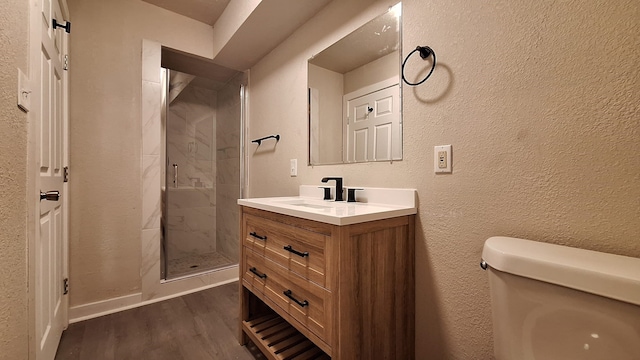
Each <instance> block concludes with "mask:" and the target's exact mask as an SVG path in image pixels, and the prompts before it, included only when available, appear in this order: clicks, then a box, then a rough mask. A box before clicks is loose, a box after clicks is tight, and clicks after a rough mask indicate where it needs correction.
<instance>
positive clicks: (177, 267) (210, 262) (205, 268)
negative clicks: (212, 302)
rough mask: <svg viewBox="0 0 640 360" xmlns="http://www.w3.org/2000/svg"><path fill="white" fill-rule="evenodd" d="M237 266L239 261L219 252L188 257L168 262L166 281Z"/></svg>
mask: <svg viewBox="0 0 640 360" xmlns="http://www.w3.org/2000/svg"><path fill="white" fill-rule="evenodd" d="M237 264H238V262H237V261H233V260H231V259H229V258H228V257H226V256H225V255H223V254H221V253H219V252H211V253H207V254H196V255H187V256H183V257H181V258H177V259H172V260H169V261H167V268H166V270H167V272H166V280H167V281H170V280H175V279H177V278H183V277H190V276H194V275H199V274H202V273H206V272H210V271H216V270H221V269H226V268H229V267H231V266H234V265H237Z"/></svg>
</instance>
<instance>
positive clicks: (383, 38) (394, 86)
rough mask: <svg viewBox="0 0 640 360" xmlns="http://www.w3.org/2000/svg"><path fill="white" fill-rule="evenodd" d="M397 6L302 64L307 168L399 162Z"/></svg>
mask: <svg viewBox="0 0 640 360" xmlns="http://www.w3.org/2000/svg"><path fill="white" fill-rule="evenodd" d="M401 24H402V19H401V4H400V3H398V4H396V5H394V6H393V7H391V8H390V9H389V11H387V12H386V13H384V14H382V15H380V16H378V17H376V18H375V19H373V20H371V21H369V22H368V23H366V24H364V25H363V26H361V27H360V28H358V29H356V30H355V31H353V32H352V33H351V34H349V35H347V36H345V37H344V38H342V39H340V40H338V41H337V42H336V43H335V44H333V45H331V46H329V47H328V48H326V49H325V50H323V51H321V52H320V53H318V54H316V55H314V56H313V57H312V58H311V59H309V61H308V73H307V74H308V78H307V84H308V91H309V92H308V105H309V109H308V110H309V164H310V165H324V164H342V163H357V162H368V161H392V160H401V159H402V104H401V89H400V64H401V53H402V51H401V50H402V49H401V41H400V39H401V33H400V31H401Z"/></svg>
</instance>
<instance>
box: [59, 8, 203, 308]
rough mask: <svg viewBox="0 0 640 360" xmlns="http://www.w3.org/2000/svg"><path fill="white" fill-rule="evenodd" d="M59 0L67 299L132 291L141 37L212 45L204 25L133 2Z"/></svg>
mask: <svg viewBox="0 0 640 360" xmlns="http://www.w3.org/2000/svg"><path fill="white" fill-rule="evenodd" d="M68 3H69V10H70V13H71V15H72V16H73V18H74V21H73V27H74V31H73V33H72V36H71V44H70V47H71V50H70V51H71V73H70V76H71V81H70V83H71V85H70V86H71V87H70V96H71V109H70V111H71V112H70V147H71V149H70V151H71V158H70V169H71V178H72V179H71V181H70V194H71V199H70V202H71V207H70V209H71V212H70V239H69V243H70V244H69V245H70V264H69V271H70V281H71V282H72V283H73V291H72V292H71V298H70V306H75V305H79V304H85V303H89V302H92V301H98V300H104V299H109V298H113V297H117V296H122V295H127V294H131V293H135V292H139V291H140V286H141V285H140V281H141V280H140V256H141V254H140V251H141V250H140V248H141V245H140V242H141V240H140V224H141V217H142V210H141V209H140V204H141V189H140V179H141V174H140V169H141V166H140V161H141V153H140V151H141V136H142V135H141V134H142V133H141V125H140V124H141V121H140V116H141V114H140V106H141V105H140V102H141V86H140V81H141V78H142V74H141V52H142V39H143V38H146V39H149V40H154V41H158V42H160V43H162V44H164V45H167V46H169V47H172V48H175V49H178V50H182V51H186V52H190V53H193V54H196V55H200V56H205V57H209V58H211V56H212V53H213V50H212V44H211V43H212V29H211V27H210V26H208V25H205V24H203V23H200V22H197V21H194V20H190V19H187V18H185V17H183V16H180V15H176V14H174V13H171V12H169V11H166V10H163V9H160V8H158V7H155V6H153V5H150V4H147V3H145V2H142V1H136V0H116V1H108V2H105V1H99V0H89V1H87V0H82V1H80V0H69V1H68ZM168 24H170V26H169V25H168Z"/></svg>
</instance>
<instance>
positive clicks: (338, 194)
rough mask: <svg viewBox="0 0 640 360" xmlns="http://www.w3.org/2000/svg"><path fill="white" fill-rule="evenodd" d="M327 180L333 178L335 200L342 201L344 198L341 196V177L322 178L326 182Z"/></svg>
mask: <svg viewBox="0 0 640 360" xmlns="http://www.w3.org/2000/svg"><path fill="white" fill-rule="evenodd" d="M329 180H335V181H336V201H344V199H343V198H342V191H343V190H342V178H341V177H325V178H322V180H321V181H322V182H323V183H326V182H328V181H329Z"/></svg>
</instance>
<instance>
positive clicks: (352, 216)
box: [238, 185, 417, 225]
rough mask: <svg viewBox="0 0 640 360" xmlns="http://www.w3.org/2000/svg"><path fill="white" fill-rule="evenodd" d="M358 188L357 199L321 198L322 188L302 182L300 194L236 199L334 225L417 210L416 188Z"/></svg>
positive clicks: (376, 218)
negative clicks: (352, 200) (334, 199)
mask: <svg viewBox="0 0 640 360" xmlns="http://www.w3.org/2000/svg"><path fill="white" fill-rule="evenodd" d="M359 189H363V190H360V191H358V192H357V193H356V194H357V195H356V199H357V200H358V202H346V201H332V200H321V199H322V190H321V189H319V188H317V186H309V185H302V186H300V194H301V196H288V197H269V198H253V199H239V200H238V204H239V205H242V206H248V207H251V208H255V209H260V210H266V211H271V212H275V213H279V214H284V215H290V216H295V217H299V218H303V219H308V220H314V221H319V222H323V223H327V224H333V225H350V224H357V223H362V222H367V221H373V220H382V219H388V218H392V217H398V216H404V215H412V214H415V213H416V212H417V209H416V202H415V197H416V190H415V189H385V188H364V187H361V188H359ZM345 194H346V191H345Z"/></svg>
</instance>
